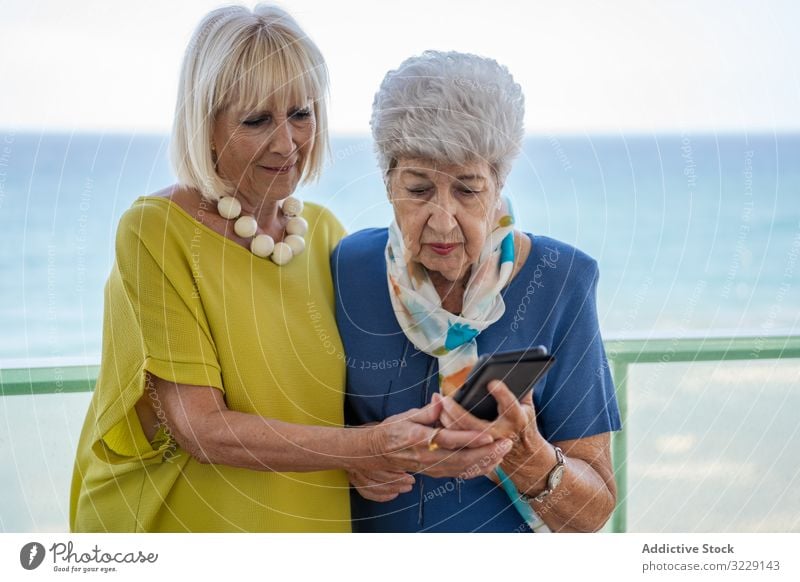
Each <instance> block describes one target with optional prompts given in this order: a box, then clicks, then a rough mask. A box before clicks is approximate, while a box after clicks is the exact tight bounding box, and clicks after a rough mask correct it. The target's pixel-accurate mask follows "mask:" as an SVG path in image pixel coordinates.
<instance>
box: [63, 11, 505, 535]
mask: <svg viewBox="0 0 800 582" xmlns="http://www.w3.org/2000/svg"><path fill="white" fill-rule="evenodd" d="M327 83H328V80H327V71H326V67H325V62H324V60H323V58H322V55H321V54H320V52H319V50H318V49H317V47H316V46H315V45H314V43H313V42H312V41H311V40H310V39H309V38H308V36H307V35H306V34H305V33H304V32H303V31H302V30H301V29H300V27H299V26H298V25H297V23H296V22H295V21H294V20H293V19H292V18H291V16H289V15H288V14H287V13H286V12H284V11H283V10H280V9H278V8H275V7H270V6H259V7H257V8H256V9H255V10H253V11H250V10H248V9H245V8H241V7H227V8H221V9H218V10H215V11H213V12H211V13H210V14H209V15H208V16H206V17H205V18H204V19H203V21H202V22H201V23H200V24H199V26H198V27H197V31H196V32H195V35H194V37H193V38H192V41H191V43H190V44H189V47H188V49H187V51H186V55H185V57H184V63H183V67H182V71H181V77H180V84H179V91H178V102H177V108H176V114H175V121H174V129H173V135H172V158H173V165H174V166H175V170H176V173H177V176H178V180H179V183H178V184H177V185H175V186H173V187H170V188H168V189H166V190H165V191H163V192H159V193H157V194H154V195H151V196H143V197H141V198H139V199H138V200H136V201H135V202H134V204H133V206H132V207H131V208H130V209H129V210H128V211H127V212H125V214H124V215H123V217H122V219H121V221H120V223H119V228H118V230H117V239H116V249H115V250H116V253H115V258H116V260H115V263H114V266H113V269H112V272H111V275H110V277H109V279H108V283H107V285H106V289H105V314H104V328H103V352H102V360H101V367H100V374H99V377H98V381H97V386H96V389H95V393H94V395H93V398H92V402H91V405H90V408H89V411H88V412H87V415H86V420H85V423H84V427H83V431H82V434H81V438H80V441H79V443H78V450H77V458H76V462H75V470H74V475H73V482H72V494H71V503H70V526H71V529H72V530H73V531H350V529H351V525H350V508H349V500H348V488H349V485H348V481H347V474H346V471H347V470H357V471H365V472H369V473H370V474H372V475H373V476H375V477H376V478H380V479H383V480H385V481H391V480H392V477H391V476H392V475H395V474H399V475H401V477H400V478H398V479H397V480H396V481H395V483H394V485H395V486H397V487H399V488H400V490H404V489H405V488H409V487H410V485H409V483H408V480H407V478H406V477H405V476H404V475H405V472H407V471H409V470H415V471H419V470H422V471H426V472H428V473H429V474H431V475H437V476H443V475H457V474H459V473H460V472H462V471H464V470H465V469H466V468H469V467H477V468H478V471H479V472H483V473H488V472H489V471H491V470H492V468H493V467H494V465H496V464H497V463H498V462H499V460H500V459H502V457H503V455H504V454H505V452H507V451H508V450H509V448H510V442H509V440H508V439H504V438H498V439H495V438H494V437H493V436H491V435H485V434H481V433H480V432H478V431H475V430H470V429H468V430H460V429H458V428H453V429H448V430H447V431H442V432H439V433H438V438H439V439H440V440H441V441H442V442H443V444H446V445H447V447H449V448H452V449H456V450H458V453H457V454H451V453H449V452H448V453H445V452H444V450H442V451H429V450H428V448H427V447H426V446H425V443H426V442H427V440H428V439H429V438H430V437H431V435H432V434H433V432H434V430H435V429H434V428H432V425H433V424H434V423H435V422H436V419H437V418H438V417H439V416H440V414H441V412H442V405H441V404H440V403H435V404H430V405H428V406H424V407H420V408H419V409H415V410H410V411H404V413H403V414H401V415H398V416H395V417H394V418H391V419H387V421H386V422H382V423H379V424H375V425H373V426H370V427H367V428H345V427H344V426H343V398H344V396H343V394H344V379H345V363H344V362H345V360H344V357H343V354H342V348H341V342H340V339H339V336H338V334H337V330H336V322H335V318H334V299H333V286H332V281H331V273H330V254H331V251H332V250H333V248H334V247H335V246H336V244H337V243H338V242H339V240H340V239H341V238H342V236H343V235H344V230H343V229H342V227H341V225H340V224H339V222H338V221H337V220H336V219H335V218H334V217H333V215H332V214H331V213H330V212H328V211H327V210H326V209H324V208H323V207H321V206H319V205H316V204H311V203H308V204H305V205H304V204H302V202H301V201H300V200H299V199H297V198H294V197H293V196H292V194H293V192H294V191H295V188H296V187H297V185H298V183H299V182H301V181H306V180H310V179H313V178H315V177H316V176H317V175H318V174H319V171H320V169H321V167H322V161H323V154H324V152H325V149H326V145H327V131H326V127H327V121H326V120H327V118H326V108H325V96H326V92H327ZM319 330H324V332H325V334H326V335H327V342H328V344H327V345H333V346H334V347H335V349H334V350H330V349H328V348H327V345H326V347H325V348H323V345H322V343H321V341H320V335H319Z"/></svg>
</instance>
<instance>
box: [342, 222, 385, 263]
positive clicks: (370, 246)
mask: <svg viewBox="0 0 800 582" xmlns="http://www.w3.org/2000/svg"><path fill="white" fill-rule="evenodd" d="M388 240H389V231H388V229H386V228H365V229H364V230H359V231H358V232H354V233H353V234H351V235H348V236H346V237H344V238H343V239H342V240H341V241H340V242H339V245H338V246H337V247H336V251H335V253H336V255H337V258H341V259H342V260H353V259H369V258H374V257H375V256H376V255H377V256H378V257H379V258H380V260H381V261H382V260H383V249H385V248H386V242H387V241H388Z"/></svg>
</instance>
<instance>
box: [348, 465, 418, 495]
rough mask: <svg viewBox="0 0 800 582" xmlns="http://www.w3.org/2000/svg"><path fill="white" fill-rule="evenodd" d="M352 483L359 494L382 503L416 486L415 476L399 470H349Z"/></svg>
mask: <svg viewBox="0 0 800 582" xmlns="http://www.w3.org/2000/svg"><path fill="white" fill-rule="evenodd" d="M347 476H348V478H349V479H350V484H351V485H352V486H353V487H355V488H356V490H357V491H358V493H359V495H361V497H363V498H364V499H369V500H370V501H379V502H381V503H383V502H386V501H391V500H392V499H394V498H395V497H397V496H398V495H400V494H401V493H408V492H409V491H411V489H412V488H413V487H414V481H415V479H414V476H413V475H409V474H408V473H401V472H397V471H383V470H380V469H375V470H372V471H365V472H361V471H348V472H347Z"/></svg>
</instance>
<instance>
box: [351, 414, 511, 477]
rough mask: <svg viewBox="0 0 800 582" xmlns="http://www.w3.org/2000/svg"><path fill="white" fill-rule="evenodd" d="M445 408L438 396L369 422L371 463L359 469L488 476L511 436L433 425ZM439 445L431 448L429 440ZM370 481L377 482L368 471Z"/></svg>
mask: <svg viewBox="0 0 800 582" xmlns="http://www.w3.org/2000/svg"><path fill="white" fill-rule="evenodd" d="M442 412H443V407H442V400H441V399H436V400H435V401H433V402H431V403H430V404H428V405H427V406H425V407H423V408H414V409H411V410H408V411H406V412H404V413H402V414H398V415H395V416H391V417H389V418H387V419H386V420H384V421H383V422H381V423H380V424H379V425H377V426H374V427H371V428H370V430H371V431H372V432H371V441H370V442H371V449H372V450H373V451H374V454H373V459H369V460H367V463H368V464H369V465H370V466H368V467H366V469H359V472H361V473H366V474H367V475H369V474H370V472H371V471H372V470H374V469H380V470H384V471H389V472H395V473H396V472H410V473H425V474H426V475H430V476H431V477H464V478H471V477H476V476H478V475H487V474H489V473H491V472H492V471H493V470H494V468H495V467H496V466H497V465H498V464H500V462H501V461H502V460H503V457H504V456H505V455H506V454H507V453H508V452H509V451H510V450H511V447H512V446H513V443H512V442H511V440H510V439H507V438H500V439H495V438H494V436H492V434H490V433H488V432H486V431H484V430H473V429H462V428H460V427H447V426H444V427H440V428H437V429H434V428H433V425H434V424H436V423H437V422H438V421H439V417H440V415H441V414H442ZM431 437H435V438H434V439H433V442H434V443H435V444H436V445H438V448H437V449H436V450H433V451H431V450H429V448H428V442H429V439H431ZM368 478H370V479H371V480H372V481H380V479H375V478H374V477H372V476H369V477H368Z"/></svg>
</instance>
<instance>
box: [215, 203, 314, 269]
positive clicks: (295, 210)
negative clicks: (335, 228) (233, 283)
mask: <svg viewBox="0 0 800 582" xmlns="http://www.w3.org/2000/svg"><path fill="white" fill-rule="evenodd" d="M281 210H282V211H283V214H284V215H286V216H288V217H289V222H287V223H286V236H285V237H284V239H283V242H277V243H276V242H275V240H274V239H273V238H272V237H271V236H269V235H268V234H259V235H256V232H258V223H257V222H256V219H255V218H253V217H252V216H240V215H241V214H242V205H241V203H240V202H239V201H238V200H237V199H236V198H234V197H233V196H223V197H222V198H220V199H219V202H217V212H219V215H220V216H221V217H222V218H227V219H228V220H233V219H236V222H234V223H233V230H234V232H235V233H236V234H237V235H239V236H240V237H242V238H251V237H252V240H251V241H250V252H252V253H253V254H254V255H256V256H257V257H262V258H264V259H266V258H267V257H269V258H271V259H272V262H273V263H275V264H276V265H281V266H282V265H285V264H286V263H288V262H289V261H291V260H292V257H295V256H297V255H299V254H300V253H302V252H303V251H304V250H305V248H306V240H305V239H304V238H303V236H304V235H305V234H306V232H308V222H306V220H305V219H304V218H301V217H300V216H298V215H299V214H300V213H301V212H302V211H303V202H302V200H300V199H298V198H295V197H293V196H289V197H288V198H287V199H286V200H284V201H283V205H282V206H281ZM254 235H255V236H254Z"/></svg>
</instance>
